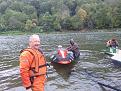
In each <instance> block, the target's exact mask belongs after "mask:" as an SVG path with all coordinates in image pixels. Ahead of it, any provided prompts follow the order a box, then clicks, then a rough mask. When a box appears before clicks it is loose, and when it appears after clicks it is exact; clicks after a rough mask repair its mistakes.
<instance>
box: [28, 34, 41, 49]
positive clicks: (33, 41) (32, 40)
mask: <svg viewBox="0 0 121 91" xmlns="http://www.w3.org/2000/svg"><path fill="white" fill-rule="evenodd" d="M29 47H30V48H33V49H39V47H40V38H39V35H36V34H33V35H31V36H30V37H29Z"/></svg>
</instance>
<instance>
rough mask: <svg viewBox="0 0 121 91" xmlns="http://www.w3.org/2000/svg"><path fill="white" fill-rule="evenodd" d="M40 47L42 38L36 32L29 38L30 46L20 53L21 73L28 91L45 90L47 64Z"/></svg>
mask: <svg viewBox="0 0 121 91" xmlns="http://www.w3.org/2000/svg"><path fill="white" fill-rule="evenodd" d="M39 48H40V38H39V36H38V35H35V34H34V35H31V36H30V38H29V47H28V48H26V49H24V50H22V51H21V54H20V58H19V61H20V75H21V79H22V83H23V86H24V87H25V88H26V91H44V83H45V81H46V70H47V64H46V60H45V57H44V54H43V53H42V51H41V50H40V49H39Z"/></svg>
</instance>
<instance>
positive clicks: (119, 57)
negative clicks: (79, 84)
mask: <svg viewBox="0 0 121 91" xmlns="http://www.w3.org/2000/svg"><path fill="white" fill-rule="evenodd" d="M111 60H112V62H113V63H114V64H116V65H121V54H118V53H117V54H115V55H114V56H112V57H111Z"/></svg>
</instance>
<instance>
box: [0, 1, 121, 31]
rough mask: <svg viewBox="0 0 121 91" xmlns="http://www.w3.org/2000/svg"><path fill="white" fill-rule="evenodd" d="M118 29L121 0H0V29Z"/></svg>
mask: <svg viewBox="0 0 121 91" xmlns="http://www.w3.org/2000/svg"><path fill="white" fill-rule="evenodd" d="M111 28H121V0H0V31H1V32H2V31H13V30H18V31H30V32H31V31H36V32H43V31H45V32H46V31H65V30H68V31H71V30H73V31H81V30H83V29H88V30H91V29H111Z"/></svg>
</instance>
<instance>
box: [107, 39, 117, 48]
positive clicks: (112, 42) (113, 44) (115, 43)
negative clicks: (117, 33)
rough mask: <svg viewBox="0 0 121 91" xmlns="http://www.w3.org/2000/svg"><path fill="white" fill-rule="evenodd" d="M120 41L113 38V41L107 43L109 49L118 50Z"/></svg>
mask: <svg viewBox="0 0 121 91" xmlns="http://www.w3.org/2000/svg"><path fill="white" fill-rule="evenodd" d="M118 45H119V44H118V41H117V40H116V39H115V38H113V39H110V40H109V41H107V42H106V46H107V47H114V48H117V47H118Z"/></svg>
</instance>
